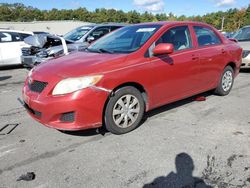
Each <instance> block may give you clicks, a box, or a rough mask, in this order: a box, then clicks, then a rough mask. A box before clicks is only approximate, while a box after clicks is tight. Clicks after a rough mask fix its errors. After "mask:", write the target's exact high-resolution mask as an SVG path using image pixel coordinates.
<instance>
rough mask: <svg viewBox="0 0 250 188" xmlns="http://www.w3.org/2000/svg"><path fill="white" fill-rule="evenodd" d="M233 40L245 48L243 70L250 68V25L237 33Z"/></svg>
mask: <svg viewBox="0 0 250 188" xmlns="http://www.w3.org/2000/svg"><path fill="white" fill-rule="evenodd" d="M233 38H234V39H236V40H237V41H238V43H239V45H240V46H241V47H242V48H243V53H242V64H241V69H246V68H250V25H248V26H245V27H243V28H241V29H240V30H239V31H237V32H236V33H235V35H234V36H233Z"/></svg>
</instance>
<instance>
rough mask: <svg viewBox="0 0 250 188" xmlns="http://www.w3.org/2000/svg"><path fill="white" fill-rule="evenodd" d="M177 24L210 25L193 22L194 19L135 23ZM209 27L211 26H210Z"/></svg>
mask: <svg viewBox="0 0 250 188" xmlns="http://www.w3.org/2000/svg"><path fill="white" fill-rule="evenodd" d="M175 24H176V25H178V24H198V25H206V26H210V25H209V24H206V23H203V22H195V21H159V22H145V23H139V24H136V25H175ZM210 27H211V26H210Z"/></svg>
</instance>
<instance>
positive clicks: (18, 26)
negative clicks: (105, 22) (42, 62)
mask: <svg viewBox="0 0 250 188" xmlns="http://www.w3.org/2000/svg"><path fill="white" fill-rule="evenodd" d="M88 24H90V23H88V22H81V21H71V20H62V21H60V20H59V21H33V22H0V28H2V29H13V30H21V31H44V32H48V33H51V34H58V35H64V34H65V33H67V32H69V31H70V30H72V29H74V28H76V27H79V26H82V25H88Z"/></svg>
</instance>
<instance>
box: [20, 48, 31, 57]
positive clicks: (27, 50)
mask: <svg viewBox="0 0 250 188" xmlns="http://www.w3.org/2000/svg"><path fill="white" fill-rule="evenodd" d="M22 55H23V56H29V55H31V48H28V47H25V48H22Z"/></svg>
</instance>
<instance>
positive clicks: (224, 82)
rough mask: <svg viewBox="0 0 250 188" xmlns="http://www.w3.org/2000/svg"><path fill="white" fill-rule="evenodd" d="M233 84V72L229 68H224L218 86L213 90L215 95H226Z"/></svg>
mask: <svg viewBox="0 0 250 188" xmlns="http://www.w3.org/2000/svg"><path fill="white" fill-rule="evenodd" d="M233 83H234V70H233V68H232V67H231V66H226V68H225V69H224V71H223V73H222V75H221V78H220V82H219V85H218V86H217V88H216V89H215V93H216V94H218V95H221V96H224V95H228V94H229V92H230V91H231V89H232V87H233Z"/></svg>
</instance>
